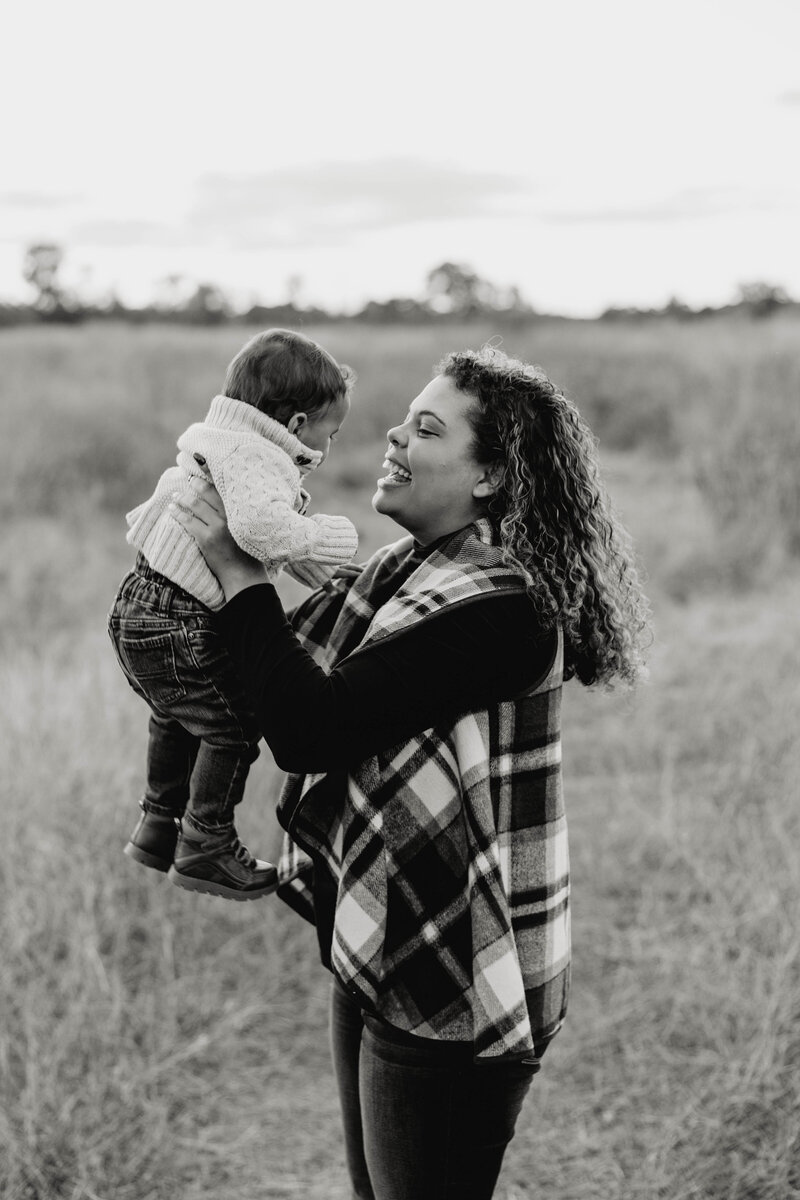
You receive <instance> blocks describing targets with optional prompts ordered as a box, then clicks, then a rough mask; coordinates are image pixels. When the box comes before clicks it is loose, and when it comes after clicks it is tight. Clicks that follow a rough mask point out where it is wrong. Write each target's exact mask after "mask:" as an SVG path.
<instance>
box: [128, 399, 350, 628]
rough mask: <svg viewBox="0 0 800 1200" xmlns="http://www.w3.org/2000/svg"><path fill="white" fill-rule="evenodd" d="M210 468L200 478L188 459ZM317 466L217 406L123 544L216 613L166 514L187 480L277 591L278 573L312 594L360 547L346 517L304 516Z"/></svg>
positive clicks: (183, 443)
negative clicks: (202, 487)
mask: <svg viewBox="0 0 800 1200" xmlns="http://www.w3.org/2000/svg"><path fill="white" fill-rule="evenodd" d="M195 453H197V454H200V455H201V456H202V457H203V458H204V459H205V460H206V468H205V470H204V469H203V468H202V467H201V466H200V465H199V464H198V463H197V462H196V461H195V459H194V458H193V455H194V454H195ZM321 460H322V454H321V453H320V452H319V451H316V450H310V449H309V448H308V446H304V445H303V443H302V442H301V441H300V440H299V439H298V438H296V437H295V436H294V435H293V434H291V433H290V432H289V430H288V429H287V428H286V427H285V426H284V425H281V424H280V423H279V422H278V421H275V420H274V419H273V418H272V417H269V416H267V415H266V413H262V412H260V411H259V409H257V408H253V406H252V405H250V404H243V403H242V402H241V401H240V400H233V399H231V397H230V396H215V397H214V399H213V400H212V402H211V408H210V409H209V412H208V416H207V417H206V419H205V421H203V422H202V423H198V424H195V425H191V426H190V427H189V429H187V430H186V432H185V433H183V434H181V436H180V437H179V439H178V457H177V465H176V466H174V467H170V468H169V469H168V470H166V471H165V472H164V474H163V475H162V476H161V478H160V479H159V481H158V483H157V485H156V490H155V491H154V493H153V495H152V496H151V497H150V499H149V500H146V501H145V502H144V504H140V505H139V506H138V508H134V509H133V510H132V511H131V512H129V513H128V514H127V517H126V520H127V522H128V541H129V542H130V543H131V545H132V546H135V547H136V548H137V550H140V551H141V553H142V554H143V555H144V556H145V558H146V559H147V561H148V562H149V564H150V566H151V567H152V568H153V570H155V571H158V572H159V573H160V574H161V575H165V576H166V578H167V579H170V580H171V581H172V582H173V583H175V584H177V586H178V587H181V588H183V589H184V590H185V591H187V592H189V593H190V594H191V595H192V596H194V597H195V598H196V599H197V600H199V601H200V602H201V604H205V605H206V606H207V607H208V608H210V609H213V610H217V609H220V608H222V606H223V604H224V603H225V596H224V593H223V591H222V588H221V587H220V585H219V581H218V580H217V578H216V576H215V575H214V574H213V573H212V571H211V569H210V568H209V567H208V565H207V563H206V561H205V559H204V558H203V556H202V554H201V553H200V551H199V549H198V547H197V544H196V542H195V541H194V539H193V538H192V537H191V535H190V534H189V533H187V531H186V530H185V529H184V528H183V526H182V525H181V524H180V523H179V522H178V521H176V520H175V518H174V517H173V516H172V515H171V513H170V512H169V510H168V506H169V503H170V501H171V499H172V494H173V492H176V491H182V490H184V489H185V488H186V486H187V484H188V483H189V481H190V479H192V478H193V477H194V478H198V477H199V478H206V479H210V480H211V482H212V483H213V484H214V487H215V488H216V489H217V491H218V492H219V494H220V497H221V498H222V502H223V504H224V505H225V515H226V517H227V521H228V529H229V530H230V533H231V536H232V537H233V539H234V541H235V542H236V543H237V545H238V546H240V547H241V549H242V550H244V551H245V552H246V553H247V554H249V555H251V557H252V558H255V559H258V561H259V562H261V563H263V564H264V567H265V575H266V578H267V579H268V580H270V581H273V580H274V579H275V578H277V576H278V574H279V573H280V571H281V569H282V568H283V567H286V568H287V569H288V570H289V572H290V574H292V575H293V576H294V577H295V578H296V579H299V580H300V582H301V583H305V584H308V585H309V586H311V587H318V586H319V585H321V584H322V583H324V582H325V581H326V580H328V579H329V578H330V577H331V576H332V575H333V573H334V572H335V571H336V570H337V569H338V568H339V567H341V566H343V565H344V563H346V562H349V560H350V559H351V558H352V557H353V555H354V554H355V552H356V549H357V546H358V535H357V534H356V531H355V528H354V526H353V525H352V523H351V522H350V521H349V520H348V519H347V517H341V516H327V515H325V514H323V513H315V514H314V515H313V516H310V517H309V516H306V509H307V508H308V504H309V495H308V493H307V492H306V491H305V490H304V489H303V488H302V486H301V481H302V479H303V477H304V476H305V475H306V474H307V473H308V472H309V471H311V470H313V469H314V468H315V467H316V466H318V465H319V463H320V462H321Z"/></svg>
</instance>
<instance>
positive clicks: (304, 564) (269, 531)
mask: <svg viewBox="0 0 800 1200" xmlns="http://www.w3.org/2000/svg"><path fill="white" fill-rule="evenodd" d="M354 378H355V377H354V375H353V373H352V371H351V370H350V368H349V367H346V366H344V365H341V366H340V365H339V364H338V363H337V362H336V361H335V360H334V359H333V358H332V357H331V356H330V354H328V353H327V352H326V351H325V350H323V349H322V347H321V346H319V345H317V343H316V342H313V341H311V339H310V338H307V337H304V336H303V335H302V334H300V333H293V332H291V331H289V330H286V329H270V330H267V331H266V332H265V333H259V334H257V335H256V336H255V337H254V338H252V339H251V340H250V341H249V342H248V343H247V344H246V345H245V346H244V347H243V348H242V349H241V350H240V351H239V353H238V354H237V355H236V357H235V358H234V359H233V361H232V362H231V364H230V366H229V367H228V371H227V375H226V377H225V394H224V395H222V396H216V397H215V398H214V399H213V400H212V402H211V408H210V409H209V412H208V416H207V417H206V419H205V421H203V422H202V424H198V425H192V426H191V427H190V428H189V429H187V430H186V432H185V433H184V434H182V435H181V437H180V438H179V439H178V450H179V454H178V458H177V466H175V467H171V468H170V469H169V470H168V471H165V472H164V474H163V475H162V476H161V478H160V480H159V481H158V484H157V486H156V490H155V492H154V493H153V495H152V496H151V497H150V499H149V500H147V501H145V503H144V504H141V505H139V507H138V508H135V509H134V510H133V511H132V512H130V513H128V515H127V522H128V526H129V531H128V541H129V542H130V543H131V544H132V545H133V546H135V547H136V549H137V550H138V552H139V553H138V555H137V559H136V564H135V566H134V568H133V570H132V571H131V572H129V574H128V575H126V576H125V578H124V579H123V581H122V583H121V585H120V588H119V591H118V593H117V596H116V599H115V600H114V604H113V607H112V609H111V613H110V615H109V619H108V628H109V632H110V634H111V640H112V642H113V644H114V648H115V651H116V655H117V659H118V661H119V664H120V666H121V667H122V670H123V671H124V673H125V675H126V677H127V679H128V682H129V684H130V685H131V687H132V688H133V690H134V691H135V692H136V693H137V694H138V695H139V696H141V697H142V699H143V700H146V701H147V703H148V705H149V706H150V710H151V711H150V726H149V728H150V739H149V746H148V754H147V784H146V787H145V792H144V797H143V799H142V800H141V802H140V808H141V816H140V817H139V822H138V824H137V826H136V828H135V830H134V831H133V833H132V834H131V838H130V841H129V842H128V844H127V845H126V846H125V853H126V854H128V855H129V856H130V857H131V858H133V859H135V860H136V862H139V863H143V864H144V865H145V866H147V867H153V868H154V869H155V870H157V871H166V872H168V876H169V878H170V879H171V880H172V882H173V883H176V884H178V886H180V887H183V888H186V889H188V890H189V891H196V892H209V893H211V894H212V895H215V896H224V897H226V898H228V899H231V900H250V899H252V898H254V897H257V896H264V895H267V894H268V893H269V892H271V891H273V890H274V889H275V887H276V885H277V872H276V870H275V868H274V867H273V866H272V864H271V863H268V862H264V861H263V860H260V859H256V858H254V857H253V856H252V855H251V854H250V853H249V851H248V850H247V849H246V847H245V846H243V845H242V844H241V842H240V841H239V838H238V836H237V833H236V828H235V826H234V820H233V817H234V808H235V806H236V804H237V803H238V802H239V801H240V800H241V799H242V796H243V794H244V786H245V781H246V779H247V773H248V770H249V768H250V764H251V762H253V761H254V760H255V759H256V758H257V757H258V741H259V736H260V735H259V731H258V729H257V728H256V725H255V720H254V717H253V714H252V711H251V706H250V703H249V701H248V699H247V697H246V695H245V694H244V691H243V688H242V686H241V684H240V682H239V680H238V678H237V675H236V672H235V670H234V667H233V664H232V663H231V661H230V659H229V658H228V656H227V653H226V651H225V650H224V648H223V646H222V644H221V642H220V639H219V637H218V636H217V634H216V632H215V628H214V620H213V616H212V613H213V612H214V610H215V609H220V608H222V606H223V605H224V603H225V597H224V595H223V592H222V590H221V588H220V585H219V583H218V581H217V579H216V577H215V576H214V575H213V574H212V572H211V571H210V569H209V568H208V566H207V564H206V562H205V560H204V559H203V557H202V555H201V554H200V552H199V550H198V549H197V546H196V544H195V543H194V541H193V540H192V538H191V537H190V536H189V535H188V534H187V533H186V532H185V530H184V529H183V528H182V526H181V525H180V524H179V523H178V522H177V521H176V520H175V519H174V517H173V516H171V515H170V512H169V510H168V506H169V504H170V501H171V498H172V495H173V493H174V492H176V491H180V490H182V489H184V488H185V487H186V485H187V482H188V481H189V480H191V479H192V477H198V476H203V475H204V476H205V478H210V479H211V481H212V482H213V484H214V486H215V487H216V489H217V491H218V492H219V494H220V496H221V497H222V501H223V503H224V505H225V513H226V516H227V519H228V527H229V529H230V532H231V534H232V536H233V538H234V539H235V541H236V542H237V544H238V545H239V546H240V547H241V548H242V549H243V550H245V551H246V552H247V553H248V554H250V555H252V557H253V558H256V559H258V560H259V561H260V562H262V563H263V564H264V568H265V577H266V578H267V579H269V580H274V579H275V578H276V577H277V575H278V574H279V573H280V571H281V569H282V568H286V570H287V571H288V572H289V573H290V574H291V575H293V576H294V577H295V578H296V579H299V580H300V581H301V582H302V583H305V584H307V585H309V586H318V585H320V584H322V583H324V582H325V581H326V580H327V579H329V578H330V576H331V575H332V574H333V573H334V572H335V571H336V570H337V569H338V568H339V567H341V566H343V565H344V564H345V563H346V562H349V561H350V559H351V558H352V557H353V555H354V554H355V552H356V548H357V542H358V539H357V535H356V531H355V529H354V527H353V525H352V524H351V522H350V521H348V520H347V518H346V517H338V516H334V517H331V516H324V515H321V514H315V515H314V516H306V509H307V508H308V503H309V496H308V493H307V492H306V491H305V490H304V489H303V487H302V483H303V481H304V477H305V475H307V474H308V472H309V471H312V470H313V469H314V468H315V467H318V466H319V465H320V464H321V463H323V462H324V461H325V458H326V457H327V455H328V450H329V449H330V443H331V441H332V440H333V439H334V437H335V435H336V433H337V431H338V429H339V427H340V425H341V424H342V422H343V420H344V418H345V417H346V416H347V413H348V410H349V407H350V391H351V388H352V385H353V382H354Z"/></svg>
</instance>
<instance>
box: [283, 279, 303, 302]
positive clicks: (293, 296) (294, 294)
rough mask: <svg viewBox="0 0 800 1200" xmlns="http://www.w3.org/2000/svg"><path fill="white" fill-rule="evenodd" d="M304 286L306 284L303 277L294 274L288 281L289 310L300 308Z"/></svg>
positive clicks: (287, 299)
mask: <svg viewBox="0 0 800 1200" xmlns="http://www.w3.org/2000/svg"><path fill="white" fill-rule="evenodd" d="M304 286H305V283H304V280H303V276H302V275H297V274H293V275H290V276H289V278H288V279H287V280H286V303H287V305H288V306H289V308H293V309H299V308H300V299H301V297H302V294H303V288H304Z"/></svg>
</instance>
